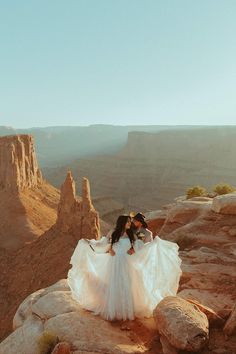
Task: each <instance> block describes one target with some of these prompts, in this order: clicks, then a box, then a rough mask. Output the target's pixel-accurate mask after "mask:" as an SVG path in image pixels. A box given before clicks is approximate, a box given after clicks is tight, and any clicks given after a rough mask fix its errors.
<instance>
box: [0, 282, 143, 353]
mask: <svg viewBox="0 0 236 354" xmlns="http://www.w3.org/2000/svg"><path fill="white" fill-rule="evenodd" d="M66 283H67V280H66V279H63V280H61V281H60V282H58V283H56V284H54V285H52V286H50V287H48V288H45V289H40V290H38V291H37V292H36V293H34V294H31V295H30V296H28V298H26V299H25V301H24V302H23V303H22V304H21V305H20V306H19V308H18V310H17V313H16V315H15V318H14V327H15V330H14V331H13V333H12V334H10V335H9V336H8V337H7V338H6V339H5V340H3V342H2V343H1V344H0V354H7V353H9V354H32V353H34V354H40V350H39V346H38V342H39V339H40V338H42V336H43V335H44V333H49V334H51V335H52V336H54V337H56V338H58V340H59V343H58V344H57V345H56V347H55V348H54V351H53V353H54V354H55V353H57V354H59V353H61V354H62V353H63V354H67V353H68V354H69V353H70V352H69V348H71V349H72V350H73V353H77V354H79V353H95V352H96V353H97V352H99V353H107V354H126V353H127V354H128V353H129V354H132V353H145V351H146V349H147V348H146V347H143V346H142V345H140V344H136V343H134V342H133V341H132V338H130V336H129V334H130V332H128V333H127V331H122V330H121V329H120V327H117V326H114V325H113V324H112V322H109V321H105V320H103V319H102V318H100V317H99V316H96V315H94V314H91V313H90V312H89V311H86V310H83V309H82V308H81V307H80V305H79V304H78V303H77V302H76V301H75V300H74V299H73V298H72V297H71V292H70V291H68V287H67V285H66ZM62 342H63V344H62ZM65 342H66V343H67V344H66V343H65Z"/></svg>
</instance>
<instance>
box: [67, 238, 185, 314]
mask: <svg viewBox="0 0 236 354" xmlns="http://www.w3.org/2000/svg"><path fill="white" fill-rule="evenodd" d="M90 243H91V245H92V247H93V248H94V250H92V249H91V247H90V246H89V244H88V243H87V242H86V240H84V239H81V240H80V241H79V242H78V244H77V246H76V248H75V250H74V253H73V255H72V257H71V260H70V263H71V264H72V268H71V269H70V270H69V272H68V284H69V287H70V288H71V292H72V297H73V298H74V299H75V300H77V301H78V302H79V304H80V305H81V306H82V307H83V308H85V309H87V310H90V311H92V312H93V313H95V314H97V315H101V316H102V317H103V318H105V319H107V320H114V319H118V320H127V319H128V320H133V319H134V318H135V317H150V316H152V312H153V310H154V308H155V307H156V305H157V304H158V302H160V301H161V300H162V299H163V298H164V297H165V296H168V295H176V293H177V290H178V285H179V279H180V276H181V273H182V271H181V268H180V265H181V260H180V258H179V256H178V248H179V247H178V245H177V244H176V243H173V242H169V241H165V240H162V239H160V238H159V237H158V236H156V237H155V238H154V240H153V241H152V242H149V243H146V244H144V243H143V242H142V241H141V240H137V241H135V243H134V249H135V253H134V254H133V255H129V254H127V251H128V250H129V249H130V240H129V238H128V237H127V236H122V237H121V238H120V240H119V241H118V242H117V243H115V244H113V250H114V251H115V253H116V254H115V256H111V255H110V254H109V253H105V252H106V250H107V249H108V248H109V242H108V238H107V237H102V238H101V239H100V240H98V241H96V240H90Z"/></svg>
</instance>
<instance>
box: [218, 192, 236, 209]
mask: <svg viewBox="0 0 236 354" xmlns="http://www.w3.org/2000/svg"><path fill="white" fill-rule="evenodd" d="M212 210H213V211H214V212H215V213H220V214H229V215H235V214H236V193H235V192H234V193H229V194H223V195H218V196H217V197H215V198H214V199H213V203H212Z"/></svg>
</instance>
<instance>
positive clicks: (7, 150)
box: [0, 135, 42, 192]
mask: <svg viewBox="0 0 236 354" xmlns="http://www.w3.org/2000/svg"><path fill="white" fill-rule="evenodd" d="M41 183H42V174H41V171H40V170H39V167H38V163H37V158H36V154H35V149H34V140H33V137H32V136H31V135H12V136H4V137H0V190H9V191H12V192H14V191H20V190H24V189H25V188H34V187H38V186H39V185H41Z"/></svg>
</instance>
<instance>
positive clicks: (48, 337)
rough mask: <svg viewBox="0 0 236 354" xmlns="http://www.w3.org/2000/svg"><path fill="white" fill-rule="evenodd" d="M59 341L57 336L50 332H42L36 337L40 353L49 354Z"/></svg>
mask: <svg viewBox="0 0 236 354" xmlns="http://www.w3.org/2000/svg"><path fill="white" fill-rule="evenodd" d="M58 342H59V338H58V337H57V336H56V335H55V334H54V333H51V332H46V331H45V332H43V333H42V335H41V336H40V337H39V339H38V347H39V352H40V354H50V353H51V352H52V351H53V349H54V347H55V346H56V345H57V343H58Z"/></svg>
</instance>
